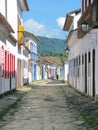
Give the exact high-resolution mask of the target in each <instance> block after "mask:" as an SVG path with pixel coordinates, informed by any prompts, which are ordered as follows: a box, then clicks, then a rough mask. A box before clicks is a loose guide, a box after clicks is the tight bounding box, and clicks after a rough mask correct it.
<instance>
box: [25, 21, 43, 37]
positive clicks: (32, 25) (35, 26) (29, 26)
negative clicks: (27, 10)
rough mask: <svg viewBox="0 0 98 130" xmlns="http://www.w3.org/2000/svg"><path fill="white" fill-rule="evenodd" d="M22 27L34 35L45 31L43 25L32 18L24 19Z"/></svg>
mask: <svg viewBox="0 0 98 130" xmlns="http://www.w3.org/2000/svg"><path fill="white" fill-rule="evenodd" d="M24 27H25V30H26V31H29V32H31V33H34V34H35V35H40V34H42V33H44V32H45V26H44V25H42V24H39V23H38V22H37V21H34V20H33V19H29V20H27V21H25V22H24Z"/></svg>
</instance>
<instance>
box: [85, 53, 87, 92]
mask: <svg viewBox="0 0 98 130" xmlns="http://www.w3.org/2000/svg"><path fill="white" fill-rule="evenodd" d="M85 93H87V54H85Z"/></svg>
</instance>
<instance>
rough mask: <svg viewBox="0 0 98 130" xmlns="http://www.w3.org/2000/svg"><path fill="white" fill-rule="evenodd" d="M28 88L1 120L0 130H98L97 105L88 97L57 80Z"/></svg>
mask: <svg viewBox="0 0 98 130" xmlns="http://www.w3.org/2000/svg"><path fill="white" fill-rule="evenodd" d="M30 88H31V91H30V92H29V93H27V94H26V95H25V96H24V97H23V98H22V99H21V101H19V102H18V104H17V105H16V106H14V108H12V109H11V110H10V111H9V113H7V114H6V116H4V117H3V119H2V121H1V122H0V130H98V123H97V119H98V118H97V117H98V115H97V114H96V113H97V112H98V104H97V103H95V102H94V101H93V99H91V98H90V97H87V96H84V95H82V94H79V93H78V92H76V91H74V90H73V89H72V88H71V87H68V86H66V85H65V84H64V83H62V81H56V80H53V81H52V80H48V81H37V82H33V83H32V85H30ZM95 117H96V118H95ZM95 119H96V120H95Z"/></svg>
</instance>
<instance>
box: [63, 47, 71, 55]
mask: <svg viewBox="0 0 98 130" xmlns="http://www.w3.org/2000/svg"><path fill="white" fill-rule="evenodd" d="M64 50H65V52H66V53H67V54H69V51H70V49H69V48H68V46H67V47H66V48H65V49H64Z"/></svg>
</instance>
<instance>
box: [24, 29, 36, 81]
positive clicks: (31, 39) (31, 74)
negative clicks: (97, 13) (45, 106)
mask: <svg viewBox="0 0 98 130" xmlns="http://www.w3.org/2000/svg"><path fill="white" fill-rule="evenodd" d="M24 37H25V44H26V46H27V47H28V49H29V50H30V54H29V56H28V81H29V82H31V81H33V80H38V77H39V76H38V73H39V72H38V71H39V69H38V63H37V61H38V52H37V44H38V42H39V39H38V38H37V37H36V36H35V35H34V34H32V33H30V32H26V31H25V32H24Z"/></svg>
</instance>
